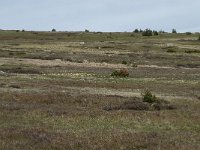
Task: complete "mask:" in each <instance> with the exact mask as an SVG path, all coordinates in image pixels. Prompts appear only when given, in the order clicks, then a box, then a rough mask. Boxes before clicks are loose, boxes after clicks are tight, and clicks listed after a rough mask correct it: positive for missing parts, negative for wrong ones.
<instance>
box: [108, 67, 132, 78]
mask: <svg viewBox="0 0 200 150" xmlns="http://www.w3.org/2000/svg"><path fill="white" fill-rule="evenodd" d="M111 76H112V77H128V76H129V73H128V70H127V69H120V70H115V71H113V73H112V74H111Z"/></svg>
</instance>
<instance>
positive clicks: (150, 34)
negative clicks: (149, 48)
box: [142, 29, 153, 36]
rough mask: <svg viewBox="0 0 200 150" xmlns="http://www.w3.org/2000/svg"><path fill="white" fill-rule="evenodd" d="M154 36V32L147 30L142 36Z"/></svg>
mask: <svg viewBox="0 0 200 150" xmlns="http://www.w3.org/2000/svg"><path fill="white" fill-rule="evenodd" d="M152 35H153V31H152V30H150V29H146V30H144V31H143V32H142V36H152Z"/></svg>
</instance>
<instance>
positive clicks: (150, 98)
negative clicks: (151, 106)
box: [142, 90, 158, 103]
mask: <svg viewBox="0 0 200 150" xmlns="http://www.w3.org/2000/svg"><path fill="white" fill-rule="evenodd" d="M142 96H143V102H147V103H155V102H157V100H158V99H157V98H156V96H155V95H153V94H152V93H151V92H150V91H149V90H146V91H145V93H144V94H142Z"/></svg>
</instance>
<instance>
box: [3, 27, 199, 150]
mask: <svg viewBox="0 0 200 150" xmlns="http://www.w3.org/2000/svg"><path fill="white" fill-rule="evenodd" d="M198 37H199V34H197V33H196V34H189V35H188V34H185V33H182V34H181V33H179V34H172V33H171V34H169V33H161V34H159V35H158V36H151V37H146V36H142V35H141V33H128V32H127V33H126V32H125V33H101V32H88V33H86V32H22V31H20V32H18V31H0V149H2V150H22V149H27V150H70V149H76V150H79V149H80V150H90V149H91V150H101V149H105V150H112V149H113V150H118V149H120V150H146V149H148V150H149V149H150V150H178V149H180V150H199V149H200V40H198ZM120 69H121V71H122V72H123V71H124V72H125V73H126V74H128V75H127V77H121V76H115V74H114V75H113V72H115V73H116V72H119V70H120ZM111 75H112V76H111ZM147 89H148V91H150V92H151V93H153V95H155V96H156V99H158V101H159V102H145V101H144V99H143V96H144V94H141V93H145V91H146V90H147ZM150 92H149V93H150ZM154 98H155V97H154Z"/></svg>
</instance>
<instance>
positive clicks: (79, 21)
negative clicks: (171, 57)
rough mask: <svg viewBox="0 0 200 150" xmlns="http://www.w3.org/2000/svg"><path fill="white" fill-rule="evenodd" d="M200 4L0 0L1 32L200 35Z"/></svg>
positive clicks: (182, 0) (189, 0)
mask: <svg viewBox="0 0 200 150" xmlns="http://www.w3.org/2000/svg"><path fill="white" fill-rule="evenodd" d="M199 15H200V0H0V18H1V19H0V29H25V30H51V29H52V28H55V29H57V30H63V31H80V30H84V29H89V30H91V31H133V30H134V29H135V28H142V29H145V28H151V29H155V30H161V29H162V30H165V31H171V29H172V28H175V29H177V31H179V32H186V31H192V32H195V31H197V32H200V16H199Z"/></svg>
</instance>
